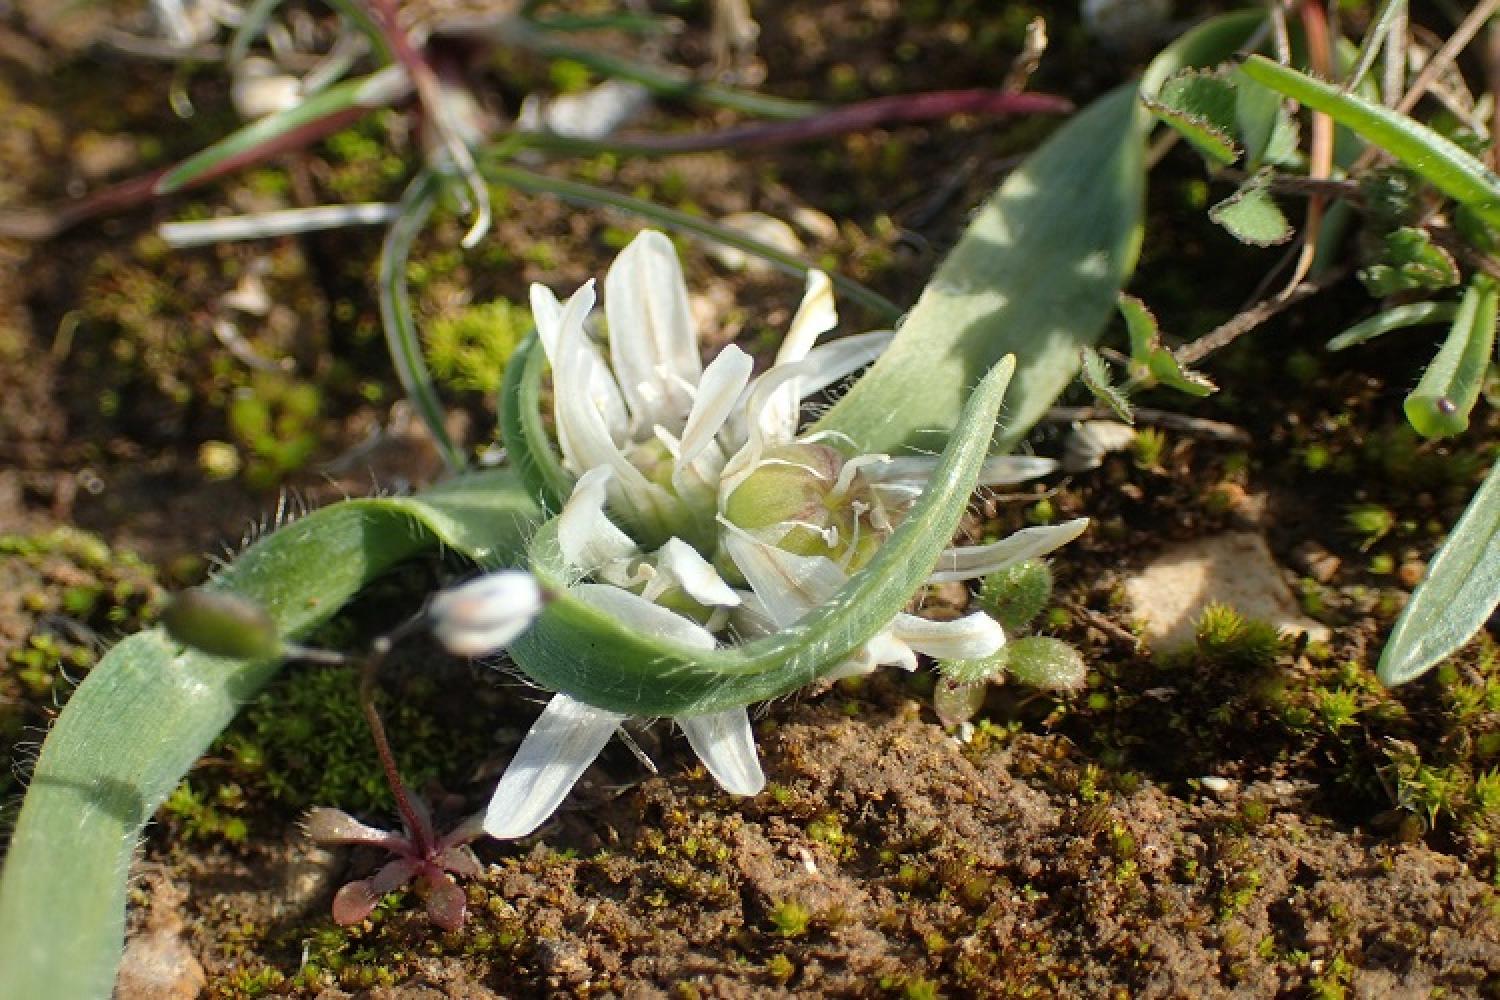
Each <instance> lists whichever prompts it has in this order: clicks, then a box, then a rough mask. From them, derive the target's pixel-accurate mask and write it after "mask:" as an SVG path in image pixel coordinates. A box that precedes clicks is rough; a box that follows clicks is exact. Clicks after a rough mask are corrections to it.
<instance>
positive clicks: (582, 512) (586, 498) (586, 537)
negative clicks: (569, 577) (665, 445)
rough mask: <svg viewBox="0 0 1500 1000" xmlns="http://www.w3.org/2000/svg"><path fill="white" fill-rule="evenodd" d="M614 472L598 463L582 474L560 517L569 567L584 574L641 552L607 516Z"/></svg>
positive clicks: (561, 545) (561, 539)
mask: <svg viewBox="0 0 1500 1000" xmlns="http://www.w3.org/2000/svg"><path fill="white" fill-rule="evenodd" d="M613 475H614V473H613V472H612V471H611V470H610V468H609V467H608V466H604V465H601V466H598V467H596V468H593V469H590V470H588V471H587V472H585V473H584V474H583V475H582V476H579V477H578V482H577V483H576V484H575V485H574V486H573V493H572V495H571V496H569V497H568V502H567V503H565V504H563V509H562V513H561V514H559V515H558V518H557V544H558V547H559V548H560V549H561V550H562V557H563V559H564V560H566V561H567V563H568V565H569V566H572V567H573V568H575V569H577V570H578V571H579V572H581V573H585V574H587V573H592V572H594V571H595V570H597V569H598V568H599V567H601V566H604V565H606V564H608V563H612V562H615V561H617V560H621V559H628V558H630V557H631V556H633V555H636V554H637V553H638V551H639V550H638V549H637V548H636V545H635V542H633V541H631V540H630V536H629V535H627V534H625V532H623V531H621V530H620V529H619V528H617V527H615V525H614V523H613V522H612V521H610V519H609V518H608V517H607V516H605V513H604V504H605V499H606V497H607V488H608V486H609V481H610V479H611V478H612V477H613Z"/></svg>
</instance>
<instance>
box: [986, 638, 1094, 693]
mask: <svg viewBox="0 0 1500 1000" xmlns="http://www.w3.org/2000/svg"><path fill="white" fill-rule="evenodd" d="M1006 649H1007V650H1008V651H1009V653H1010V656H1009V658H1008V660H1007V662H1006V666H1005V668H1006V670H1008V671H1009V672H1010V675H1011V676H1012V677H1014V678H1015V679H1016V680H1017V681H1019V682H1020V683H1022V684H1025V685H1027V686H1028V687H1034V688H1039V689H1041V690H1043V691H1077V690H1078V689H1079V688H1081V687H1083V682H1084V679H1085V678H1086V677H1087V676H1088V665H1087V664H1085V663H1084V662H1083V654H1081V653H1079V652H1078V650H1076V649H1074V648H1073V647H1072V646H1070V645H1068V644H1067V643H1066V642H1063V641H1062V640H1061V639H1054V638H1052V637H1051V636H1045V635H1034V636H1028V637H1027V638H1025V639H1016V640H1014V641H1012V642H1011V643H1010V645H1008V646H1007V647H1006Z"/></svg>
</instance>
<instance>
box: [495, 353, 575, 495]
mask: <svg viewBox="0 0 1500 1000" xmlns="http://www.w3.org/2000/svg"><path fill="white" fill-rule="evenodd" d="M546 366H547V353H546V352H545V351H543V350H542V344H541V341H540V340H538V339H537V335H536V333H535V332H533V333H532V334H531V335H529V336H528V337H527V338H526V339H525V340H523V341H522V342H521V346H520V347H518V348H516V352H515V354H513V355H511V359H510V363H509V364H508V365H507V366H506V368H505V385H503V386H502V387H501V389H500V433H501V434H502V435H503V436H504V438H505V452H506V454H507V455H508V456H509V457H510V463H511V465H512V466H514V467H515V469H516V471H517V472H518V473H520V476H521V479H522V481H523V482H525V483H526V486H527V488H528V489H529V490H530V491H531V495H532V496H534V497H537V498H538V499H540V501H541V504H542V508H543V509H544V510H545V511H546V512H547V513H548V514H549V515H550V514H556V513H557V512H558V511H560V510H562V505H563V502H564V501H565V500H567V498H568V495H569V494H570V493H572V492H573V476H572V474H571V473H569V472H568V470H567V469H564V468H563V465H562V462H561V460H559V459H558V457H557V452H556V451H555V450H554V449H553V447H552V438H551V436H550V435H549V434H548V433H547V428H546V427H545V426H544V425H543V423H542V372H543V370H544V369H545V368H546Z"/></svg>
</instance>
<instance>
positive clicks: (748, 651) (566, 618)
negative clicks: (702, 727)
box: [510, 358, 1015, 717]
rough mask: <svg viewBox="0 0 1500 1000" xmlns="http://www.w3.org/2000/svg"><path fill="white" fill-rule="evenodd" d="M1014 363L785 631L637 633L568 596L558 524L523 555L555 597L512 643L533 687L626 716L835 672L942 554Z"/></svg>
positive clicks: (718, 707)
mask: <svg viewBox="0 0 1500 1000" xmlns="http://www.w3.org/2000/svg"><path fill="white" fill-rule="evenodd" d="M1014 370H1015V359H1014V358H1006V359H1004V360H1003V361H1002V362H1001V363H1000V364H999V365H996V366H995V368H994V369H993V370H992V371H991V372H990V373H989V374H988V375H986V376H985V378H984V379H983V380H982V381H981V382H980V383H979V386H978V388H976V389H975V390H974V392H973V394H972V395H971V397H970V399H969V401H968V404H967V405H966V406H965V407H964V411H963V414H962V417H961V419H960V422H959V425H958V427H957V429H956V430H955V432H954V434H953V436H952V437H951V439H950V440H949V443H948V447H947V449H946V450H945V451H944V452H943V456H942V460H941V462H940V463H939V465H938V468H937V470H936V471H935V472H934V473H933V475H932V478H931V480H930V483H929V486H928V488H927V490H926V492H924V493H923V494H922V497H921V498H920V499H919V500H918V501H917V503H916V505H915V506H914V507H913V508H912V510H911V512H910V513H909V514H908V515H907V517H906V519H905V520H904V521H903V522H902V523H901V525H900V527H898V528H897V529H896V531H895V532H894V533H893V534H892V535H891V536H890V538H889V539H887V541H886V542H885V544H884V545H882V546H881V547H880V549H879V551H878V552H877V553H876V554H875V556H874V558H873V559H871V560H870V562H869V564H868V565H866V567H865V568H864V569H863V570H861V571H860V572H858V573H856V574H854V575H853V576H852V577H850V579H849V581H848V582H847V583H846V584H845V585H844V587H843V588H842V589H841V590H840V591H839V592H838V594H837V595H836V596H835V597H834V598H833V599H832V600H830V601H828V602H827V603H826V604H824V605H823V606H822V607H819V608H816V609H814V610H813V611H811V612H809V613H808V615H807V616H806V617H804V618H803V619H802V620H801V621H799V622H797V623H796V624H795V625H794V626H792V627H791V628H787V629H782V630H780V631H778V632H777V633H776V634H774V635H771V636H767V637H765V638H762V639H756V640H754V641H752V642H748V643H744V644H742V645H737V646H727V647H721V648H718V649H714V650H711V651H705V650H699V649H692V648H689V647H686V646H682V645H679V644H676V643H671V642H665V641H662V640H660V639H653V638H651V637H648V636H645V635H642V634H641V633H640V632H639V631H638V630H635V629H632V628H631V627H630V626H629V625H627V624H626V623H625V622H622V621H620V620H618V619H616V618H614V617H613V616H611V615H608V614H605V613H604V612H602V611H600V610H599V609H597V608H595V607H593V606H592V605H589V604H586V603H584V602H583V601H580V600H578V599H577V598H575V597H572V596H570V595H569V594H568V593H567V588H568V586H569V585H570V584H571V583H573V582H575V578H576V574H575V573H574V572H573V571H572V569H571V568H570V567H568V566H567V565H566V564H565V563H564V562H563V559H562V556H561V552H560V551H559V548H558V541H557V522H556V520H553V521H550V522H548V523H547V524H546V525H544V526H543V527H542V528H541V530H540V531H538V532H537V535H536V538H535V539H533V541H532V543H531V547H530V555H531V569H532V572H533V573H535V574H536V576H537V580H538V582H540V583H541V584H542V585H543V586H544V587H546V588H547V589H548V590H550V591H552V592H553V593H555V594H556V595H557V596H556V597H555V598H554V599H553V600H552V601H551V602H550V603H549V604H548V605H547V610H546V611H545V612H543V614H542V616H541V617H540V618H539V619H538V620H537V622H536V624H535V625H533V626H532V627H531V629H530V630H528V631H527V632H526V633H525V634H524V635H523V636H522V637H521V638H520V639H518V640H517V641H516V642H515V643H514V644H513V645H512V646H511V650H510V652H511V656H512V658H513V659H514V660H515V661H516V664H517V665H518V666H519V667H520V668H521V670H522V671H523V672H524V673H525V674H526V675H527V676H528V677H530V678H531V679H532V680H533V681H535V682H536V683H537V684H539V685H541V686H542V687H544V688H548V689H550V690H554V691H561V692H563V693H565V694H567V695H569V696H570V697H573V698H576V699H578V700H580V701H583V702H586V703H588V704H590V705H593V706H595V707H596V708H603V709H607V710H609V711H614V712H623V713H625V714H628V715H635V716H646V717H650V716H681V715H699V714H704V713H708V712H718V711H723V710H725V709H729V708H734V707H738V706H742V705H747V704H750V703H752V702H756V701H764V700H766V699H768V698H775V697H778V696H780V695H783V694H786V693H788V692H791V691H794V690H796V689H797V688H800V687H802V686H804V685H806V684H808V683H810V682H812V681H814V680H816V679H817V678H818V677H820V676H822V675H823V674H825V673H827V672H828V671H829V670H831V669H833V668H834V667H836V666H838V665H839V664H840V663H842V662H843V661H844V660H845V659H846V658H847V657H849V656H850V655H851V654H853V653H855V652H856V651H857V650H858V649H859V648H860V647H861V646H863V645H864V643H865V642H867V641H868V640H869V639H870V638H871V637H873V636H874V635H876V634H877V633H878V632H880V631H881V630H883V629H884V628H885V627H886V626H887V625H889V624H890V622H891V621H892V620H893V619H894V618H895V616H896V615H897V613H899V612H900V611H901V610H902V609H903V608H904V607H905V606H906V604H907V602H908V601H910V600H911V595H912V594H914V593H915V592H916V591H917V589H918V588H919V587H920V586H921V585H922V584H923V583H924V582H925V581H926V579H927V577H928V575H929V574H930V573H931V572H932V568H933V566H935V565H936V563H937V560H938V556H939V555H940V554H941V553H942V551H943V549H945V548H946V547H947V546H948V543H949V541H950V540H951V539H952V537H953V532H954V531H955V530H956V528H957V527H958V522H959V519H960V517H961V516H962V514H963V511H964V509H965V506H966V504H967V502H968V499H969V496H970V494H971V493H972V492H973V490H974V486H975V483H976V480H977V478H978V475H979V469H980V467H981V466H982V464H983V462H984V459H985V456H986V455H987V454H988V452H989V443H990V435H991V433H992V432H993V430H994V425H995V417H996V414H997V413H998V412H999V408H1000V401H1001V400H1002V399H1003V397H1004V395H1005V388H1006V385H1007V384H1008V383H1009V381H1010V377H1011V373H1012V372H1013V371H1014Z"/></svg>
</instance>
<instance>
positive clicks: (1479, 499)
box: [1376, 462, 1500, 687]
mask: <svg viewBox="0 0 1500 1000" xmlns="http://www.w3.org/2000/svg"><path fill="white" fill-rule="evenodd" d="M1497 605H1500V462H1496V463H1495V465H1494V466H1492V467H1491V468H1490V472H1489V475H1487V476H1486V477H1485V480H1484V482H1483V483H1481V484H1480V487H1479V491H1478V492H1477V493H1475V494H1474V499H1473V500H1471V501H1470V502H1469V506H1468V508H1467V509H1466V510H1465V511H1464V513H1463V516H1462V517H1460V518H1459V519H1458V523H1457V524H1455V525H1454V526H1453V532H1452V533H1451V534H1450V535H1449V536H1448V540H1447V541H1445V542H1444V543H1443V545H1442V548H1440V549H1438V552H1437V555H1435V556H1433V559H1432V564H1431V565H1430V566H1429V567H1428V569H1427V579H1425V580H1423V581H1422V583H1421V584H1420V585H1419V586H1418V587H1417V589H1416V590H1415V591H1414V592H1413V593H1412V595H1411V601H1410V602H1409V603H1408V604H1407V605H1406V608H1405V610H1403V611H1402V612H1401V617H1400V618H1398V619H1396V627H1395V628H1393V629H1392V630H1391V637H1390V639H1389V640H1387V642H1386V644H1385V649H1383V650H1381V653H1380V663H1379V665H1378V666H1377V667H1376V676H1378V677H1379V678H1380V681H1381V683H1383V684H1385V685H1386V686H1387V687H1395V686H1397V685H1398V684H1405V683H1406V682H1408V681H1413V680H1416V679H1417V678H1418V677H1421V676H1422V675H1423V674H1425V673H1426V672H1427V671H1429V670H1431V669H1432V668H1433V667H1435V666H1437V665H1438V664H1439V663H1441V662H1442V661H1443V660H1444V659H1446V658H1447V657H1449V656H1451V655H1452V654H1453V653H1455V652H1456V651H1457V650H1458V649H1459V647H1460V646H1462V645H1463V644H1464V643H1466V642H1468V641H1469V640H1470V639H1471V638H1473V636H1474V634H1475V633H1477V632H1478V631H1479V630H1480V629H1481V628H1483V627H1484V623H1485V622H1486V621H1487V620H1488V619H1489V617H1490V615H1492V614H1494V612H1495V608H1496V606H1497Z"/></svg>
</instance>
